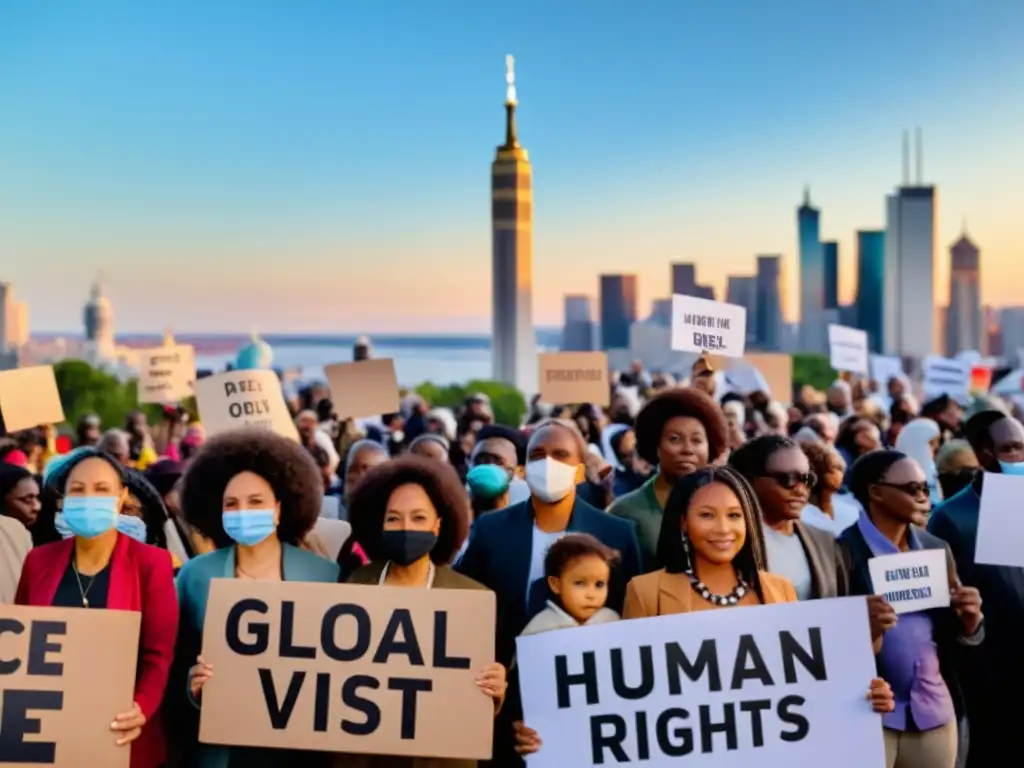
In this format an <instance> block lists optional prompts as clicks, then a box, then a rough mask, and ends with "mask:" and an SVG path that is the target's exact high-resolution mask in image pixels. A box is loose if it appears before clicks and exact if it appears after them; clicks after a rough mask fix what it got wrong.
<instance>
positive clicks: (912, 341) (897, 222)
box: [882, 131, 937, 359]
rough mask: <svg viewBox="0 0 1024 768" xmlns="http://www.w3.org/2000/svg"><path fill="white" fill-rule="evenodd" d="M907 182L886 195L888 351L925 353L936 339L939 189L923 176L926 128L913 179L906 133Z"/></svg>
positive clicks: (885, 344) (885, 338)
mask: <svg viewBox="0 0 1024 768" xmlns="http://www.w3.org/2000/svg"><path fill="white" fill-rule="evenodd" d="M903 168H904V173H903V176H904V183H903V186H901V187H899V188H897V190H896V192H895V194H892V195H889V197H888V198H887V201H886V232H885V281H884V285H885V294H884V295H885V298H884V300H883V303H882V304H883V308H884V315H885V323H884V328H883V331H882V341H883V350H884V352H885V354H887V355H900V356H902V357H913V358H918V359H920V358H924V357H926V356H927V355H930V354H932V353H933V352H935V350H936V345H935V306H936V304H935V285H934V283H935V208H936V198H937V192H936V189H935V187H934V186H929V185H925V184H924V182H923V181H922V149H921V134H920V131H918V135H917V179H916V182H915V183H913V184H911V183H910V173H909V169H910V139H909V135H907V134H904V138H903Z"/></svg>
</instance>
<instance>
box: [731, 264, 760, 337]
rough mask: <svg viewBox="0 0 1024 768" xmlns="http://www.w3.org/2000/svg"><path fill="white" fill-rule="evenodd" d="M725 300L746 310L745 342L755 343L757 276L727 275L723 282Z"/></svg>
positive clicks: (756, 332) (756, 329) (756, 330)
mask: <svg viewBox="0 0 1024 768" xmlns="http://www.w3.org/2000/svg"><path fill="white" fill-rule="evenodd" d="M725 300H726V301H727V302H728V303H729V304H736V305H738V306H741V307H743V308H745V309H746V310H747V344H749V345H751V346H753V345H755V344H757V338H758V328H757V278H756V277H753V276H751V275H729V276H728V277H727V278H726V283H725Z"/></svg>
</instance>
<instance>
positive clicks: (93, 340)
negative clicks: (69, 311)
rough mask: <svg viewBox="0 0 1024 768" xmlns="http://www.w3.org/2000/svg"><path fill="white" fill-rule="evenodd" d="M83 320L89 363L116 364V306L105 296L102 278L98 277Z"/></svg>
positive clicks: (83, 313)
mask: <svg viewBox="0 0 1024 768" xmlns="http://www.w3.org/2000/svg"><path fill="white" fill-rule="evenodd" d="M82 319H83V322H84V323H85V349H86V356H87V357H88V359H89V362H90V363H92V364H93V365H99V364H104V363H107V364H109V363H114V362H116V360H117V349H116V345H115V343H114V306H113V305H112V304H111V303H110V299H108V298H107V297H106V296H105V295H104V294H103V278H102V276H97V278H96V282H94V283H93V285H92V291H90V293H89V301H88V302H86V304H85V309H84V310H83V312H82Z"/></svg>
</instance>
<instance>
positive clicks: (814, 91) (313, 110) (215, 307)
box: [0, 0, 1024, 333]
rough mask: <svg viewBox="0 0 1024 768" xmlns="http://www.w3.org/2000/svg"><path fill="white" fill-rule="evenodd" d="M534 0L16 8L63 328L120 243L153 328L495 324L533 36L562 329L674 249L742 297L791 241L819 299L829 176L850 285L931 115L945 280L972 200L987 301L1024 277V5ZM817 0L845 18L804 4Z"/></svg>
mask: <svg viewBox="0 0 1024 768" xmlns="http://www.w3.org/2000/svg"><path fill="white" fill-rule="evenodd" d="M520 5H521V13H520V14H515V16H521V17H522V18H519V19H513V20H511V21H509V22H508V23H507V24H506V23H505V19H504V14H502V24H497V23H496V22H495V20H496V19H497V18H498V15H497V10H491V9H484V8H479V7H476V6H474V5H472V4H463V5H461V6H460V9H459V11H458V12H455V11H452V10H447V11H446V10H444V9H437V8H431V9H429V10H427V9H418V8H417V9H412V8H410V9H406V10H407V12H403V13H401V14H396V13H394V10H395V8H397V7H398V6H397V5H394V4H389V3H387V2H382V3H379V4H374V6H373V7H372V8H369V7H364V8H355V9H349V10H347V11H345V12H342V11H339V10H337V7H336V6H333V5H332V4H328V3H310V4H308V5H304V7H303V10H302V11H298V12H285V11H283V10H281V9H273V8H271V7H269V6H266V7H258V8H257V7H253V6H246V8H247V12H246V13H245V14H240V13H237V12H235V11H237V8H240V7H241V6H237V8H234V9H230V10H229V9H228V8H227V6H231V4H230V3H228V4H225V6H224V7H220V8H218V9H211V8H205V7H204V6H202V5H200V4H198V3H183V4H181V6H179V7H178V8H176V11H175V14H174V15H173V16H172V15H170V12H169V11H167V10H166V9H163V10H162V9H159V8H156V7H151V6H150V5H149V4H146V6H145V7H143V6H137V5H135V4H120V3H111V4H109V5H106V4H105V7H104V8H98V7H89V8H86V7H83V6H81V5H80V4H75V3H70V2H63V3H62V2H55V3H52V4H46V9H45V10H44V9H43V8H42V6H40V5H37V4H21V5H12V6H5V7H4V8H3V10H0V69H2V70H3V71H4V72H5V76H4V78H3V80H2V81H0V107H2V108H3V109H4V112H5V121H4V122H3V124H2V125H0V253H3V254H4V269H5V274H4V275H3V276H0V279H3V280H8V281H10V282H11V283H13V284H14V285H15V286H16V287H17V292H18V296H19V298H20V299H21V300H25V301H28V302H29V304H30V305H31V309H32V314H31V318H32V320H31V322H32V327H33V329H37V330H40V331H70V330H73V329H76V328H78V327H79V325H80V311H81V297H82V296H83V294H84V293H85V292H86V291H87V290H88V285H89V284H90V283H91V281H92V279H93V278H94V276H95V273H96V271H97V270H100V269H102V270H103V271H104V272H105V273H106V274H107V276H108V277H107V280H106V284H107V285H106V289H107V293H108V295H109V296H110V298H111V300H112V301H113V302H114V303H115V304H116V306H117V307H118V326H119V328H121V329H124V330H125V331H157V330H159V329H162V328H164V327H166V326H168V325H173V326H175V327H176V328H180V329H181V330H182V331H200V330H209V331H231V330H241V331H244V330H247V329H249V328H251V327H252V326H254V325H256V326H257V327H259V328H261V329H264V330H266V331H268V332H270V331H282V332H288V331H296V332H298V331H317V332H321V333H341V332H349V331H353V332H358V331H366V332H369V333H373V332H389V331H392V332H394V331H404V330H411V329H421V330H422V331H423V332H444V331H459V330H465V331H474V330H477V329H479V328H482V327H486V324H487V323H488V318H489V317H490V312H491V289H490V277H491V275H490V262H491V259H490V251H491V243H490V242H489V227H488V215H487V200H488V191H487V188H488V178H487V171H486V163H487V162H488V161H489V160H490V159H493V151H494V145H495V143H496V141H495V139H496V137H498V136H500V132H501V128H502V126H501V113H500V103H501V102H500V98H501V90H500V80H499V79H498V78H500V77H501V69H502V66H501V65H502V57H503V56H504V55H505V53H508V52H511V53H513V54H515V55H516V59H517V60H516V63H517V68H518V69H519V70H520V71H519V82H518V84H519V88H520V101H521V109H520V120H519V127H520V133H521V135H522V139H523V143H524V145H526V146H529V147H530V152H531V159H532V160H533V163H534V195H535V197H536V201H537V205H536V211H535V215H534V230H535V235H534V256H533V267H534V279H533V286H534V297H533V298H534V313H533V314H534V324H535V325H537V326H555V325H560V324H561V322H562V301H563V296H564V294H582V295H587V296H590V297H592V298H593V299H597V297H598V296H599V275H601V274H615V273H623V272H626V273H632V274H636V276H637V314H638V316H641V317H642V316H646V315H647V313H648V311H649V309H650V307H651V304H652V302H653V300H655V299H659V298H664V297H666V296H667V295H669V294H670V292H671V290H670V288H671V284H670V276H669V267H668V265H669V264H671V263H686V262H692V263H695V264H696V265H697V268H698V275H699V279H700V282H701V283H702V284H709V285H710V286H711V287H712V288H713V289H714V291H715V294H716V295H717V296H718V297H724V296H725V292H726V279H727V276H728V275H747V276H750V275H753V274H754V264H755V259H756V257H757V256H758V255H760V254H775V253H779V254H782V255H783V257H784V262H783V263H784V266H783V274H784V275H785V277H786V283H787V290H786V291H785V295H786V298H787V300H788V307H787V310H788V311H787V313H786V316H787V319H793V317H794V314H795V313H794V311H793V310H794V309H795V302H796V301H797V299H798V296H799V294H798V292H797V290H796V288H795V285H796V283H795V279H796V274H797V270H796V257H797V253H798V250H797V238H796V233H795V232H794V227H793V209H794V206H795V205H797V204H798V203H799V199H800V194H801V190H802V189H803V188H804V187H805V185H806V186H809V187H810V189H811V193H812V196H813V201H814V205H815V206H816V207H818V208H820V209H821V211H822V213H821V239H822V240H823V241H829V242H831V241H835V242H837V243H838V252H839V259H840V263H841V267H840V291H839V298H840V302H841V303H842V304H848V303H849V302H850V301H851V299H852V292H853V290H854V287H855V285H856V282H855V279H854V270H855V268H856V258H855V254H856V250H857V241H856V234H855V233H856V232H857V231H858V230H878V229H884V228H885V226H886V210H885V196H886V195H888V194H891V193H892V191H893V189H894V188H896V187H897V186H898V185H899V184H900V182H901V174H900V149H901V148H900V135H901V132H902V131H903V129H904V128H906V127H908V126H909V127H914V126H918V125H920V126H922V127H923V133H924V140H925V144H926V150H925V176H926V181H928V182H929V183H935V184H936V185H937V186H938V188H939V190H940V204H939V210H938V230H937V239H936V243H935V251H936V254H937V263H936V275H935V283H936V288H937V292H936V303H937V304H938V305H945V304H946V302H947V300H948V299H947V293H948V285H949V277H948V258H947V253H948V248H949V246H950V245H952V244H953V243H954V242H955V241H956V240H957V239H958V238H959V236H960V235H961V230H962V226H963V221H964V220H965V219H966V221H967V226H968V231H969V232H970V235H971V239H972V240H973V241H974V243H976V244H977V245H978V247H979V248H980V249H981V250H982V252H983V254H984V257H983V258H984V268H983V270H982V275H981V280H982V284H981V294H982V299H983V301H984V303H985V304H989V305H997V306H998V305H1006V304H1018V303H1021V301H1020V300H1019V299H1017V298H1016V295H1015V288H1014V286H1015V285H1018V284H1019V278H1020V276H1022V275H1021V267H1019V266H1018V262H1019V260H1020V256H1021V255H1022V254H1024V222H1022V221H1021V220H1020V219H1019V217H1018V216H1017V215H1016V211H1015V209H1014V205H1016V203H1015V201H1017V200H1019V191H1018V189H1017V180H1018V179H1019V178H1020V177H1021V175H1022V174H1024V147H1021V146H1020V145H1019V143H1018V142H1016V141H1015V139H1014V134H1015V132H1016V127H1017V126H1019V125H1020V123H1021V120H1022V119H1024V98H1021V97H1022V96H1024V83H1022V81H1021V78H1020V75H1019V73H1020V72H1021V71H1024V67H1022V66H1021V65H1022V64H1024V52H1021V51H1020V50H1019V46H1017V47H1014V46H1013V45H1012V44H1013V38H1012V30H1014V29H1019V28H1020V24H1021V23H1022V22H1024V8H1018V7H1016V6H1015V5H1013V4H1005V6H1006V7H1003V8H995V7H983V8H972V9H971V11H970V13H966V14H965V13H964V11H963V8H962V6H961V5H958V4H955V3H952V2H939V3H925V2H918V1H916V0H905V1H904V2H900V3H895V4H894V7H892V8H891V9H890V10H889V11H888V12H887V15H886V17H885V19H884V23H881V22H880V21H879V19H878V17H877V16H876V15H874V14H872V13H870V12H867V11H863V10H861V11H858V10H855V9H823V8H822V7H821V6H820V4H816V5H813V6H812V5H811V4H810V3H805V2H785V3H781V4H777V5H775V6H773V7H772V8H771V9H770V10H766V9H764V8H763V7H762V6H761V5H760V4H757V5H753V4H752V5H751V8H750V12H749V13H746V14H739V15H736V14H734V13H732V12H727V11H724V10H722V9H709V8H687V9H681V8H680V7H678V5H677V4H671V3H651V4H649V5H648V6H645V7H644V8H643V9H642V10H638V12H637V13H636V14H635V15H631V17H630V18H624V17H622V15H621V13H619V12H617V11H616V7H615V5H614V4H613V3H610V2H594V3H590V4H588V13H587V14H585V15H584V17H582V18H581V17H580V14H579V13H578V12H572V10H571V9H570V8H568V7H566V8H560V9H557V10H555V11H553V12H551V13H545V14H539V11H537V9H539V8H541V7H542V6H540V5H538V4H536V3H532V4H531V3H530V2H525V1H524V2H523V3H521V4H520ZM114 6H117V8H116V9H114ZM185 7H187V8H188V9H191V13H188V12H183V11H182V9H183V8H185ZM531 8H533V9H534V12H531ZM811 8H814V9H817V10H816V11H815V17H816V18H818V19H819V21H820V24H821V30H820V31H821V32H822V34H817V35H816V34H809V33H808V30H807V29H805V26H801V25H800V24H797V23H796V22H797V21H800V20H801V19H802V20H803V21H806V19H807V18H809V17H808V15H807V14H808V9H811ZM115 11H116V12H115ZM540 17H543V18H544V20H545V21H544V23H543V24H538V23H536V21H535V19H536V18H540ZM531 20H532V21H531ZM424 25H427V26H429V28H430V29H431V30H433V32H432V33H431V34H430V35H422V29H423V28H424ZM908 28H913V29H915V30H917V31H918V34H917V35H913V36H908V35H905V34H904V30H906V29H908ZM830 29H831V30H836V29H841V30H842V34H832V35H828V34H824V33H825V32H826V31H828V30H830ZM383 30H386V31H387V34H386V35H385V34H383ZM580 32H582V33H584V34H579V33H580ZM798 38H799V41H798ZM627 39H637V40H639V39H644V41H645V42H644V45H643V46H640V45H639V44H628V43H627V42H625V41H626V40H627ZM766 40H771V41H773V46H774V45H777V46H778V51H776V50H775V48H773V49H772V51H771V52H769V51H767V50H766V49H765V47H764V41H766ZM798 42H799V44H797V43H798ZM374 46H377V47H379V48H380V50H375V48H374ZM868 49H871V50H873V51H875V53H873V54H872V57H870V60H869V59H867V58H865V57H864V55H863V51H865V50H868ZM695 116H696V118H697V119H695ZM296 264H302V265H304V266H305V270H301V271H300V270H296V269H295V266H296ZM53 274H60V275H61V276H62V279H61V280H60V281H59V282H53V281H50V280H48V278H49V276H50V275H53ZM1014 278H1016V279H1014ZM183 286H187V290H180V289H181V288H182V287H183Z"/></svg>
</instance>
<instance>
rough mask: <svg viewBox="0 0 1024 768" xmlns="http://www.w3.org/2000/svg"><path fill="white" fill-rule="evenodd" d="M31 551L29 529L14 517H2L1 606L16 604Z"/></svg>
mask: <svg viewBox="0 0 1024 768" xmlns="http://www.w3.org/2000/svg"><path fill="white" fill-rule="evenodd" d="M31 549H32V535H31V534H30V533H29V532H28V528H26V527H25V526H24V525H22V524H21V523H20V522H19V521H17V520H15V519H14V518H13V517H7V516H5V515H0V605H3V604H10V603H13V602H14V594H15V592H17V590H18V579H20V578H21V566H23V565H24V564H25V558H26V557H27V556H28V553H29V551H31Z"/></svg>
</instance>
